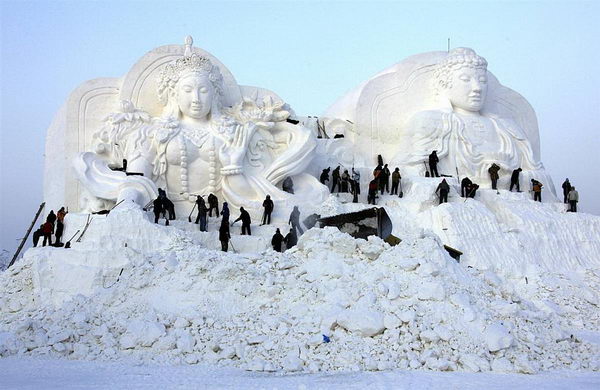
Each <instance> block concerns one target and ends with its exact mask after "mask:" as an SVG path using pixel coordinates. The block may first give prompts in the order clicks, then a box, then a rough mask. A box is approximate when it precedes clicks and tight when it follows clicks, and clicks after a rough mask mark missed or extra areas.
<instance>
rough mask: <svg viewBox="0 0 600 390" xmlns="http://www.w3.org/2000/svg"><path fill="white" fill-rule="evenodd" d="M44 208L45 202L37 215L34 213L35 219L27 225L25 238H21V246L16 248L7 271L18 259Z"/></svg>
mask: <svg viewBox="0 0 600 390" xmlns="http://www.w3.org/2000/svg"><path fill="white" fill-rule="evenodd" d="M45 206H46V202H42V204H41V205H40V208H39V209H38V211H37V213H35V217H33V221H31V225H29V229H27V233H25V237H23V239H22V240H21V244H20V245H19V247H18V248H17V251H16V252H15V255H14V256H13V258H12V260H11V261H10V263H9V264H8V267H6V268H7V269H8V268H10V267H11V266H12V265H13V264H14V263H15V261H17V257H19V253H21V249H23V245H25V242H26V241H27V238H28V237H29V233H31V229H33V225H35V221H37V219H38V218H39V217H40V214H41V213H42V210H43V209H44V207H45Z"/></svg>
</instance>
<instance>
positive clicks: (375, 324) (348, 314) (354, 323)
mask: <svg viewBox="0 0 600 390" xmlns="http://www.w3.org/2000/svg"><path fill="white" fill-rule="evenodd" d="M337 323H338V325H339V326H341V327H342V328H344V329H346V330H348V331H350V332H354V333H358V334H360V335H361V336H363V337H372V336H375V335H378V334H380V333H381V332H383V330H384V329H385V326H384V324H383V314H381V313H380V312H378V311H375V310H369V309H347V310H344V311H343V312H341V313H340V314H339V316H338V318H337Z"/></svg>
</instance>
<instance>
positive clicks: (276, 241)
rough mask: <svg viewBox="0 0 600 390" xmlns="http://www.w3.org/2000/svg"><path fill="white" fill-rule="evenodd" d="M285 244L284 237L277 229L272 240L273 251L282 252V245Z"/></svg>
mask: <svg viewBox="0 0 600 390" xmlns="http://www.w3.org/2000/svg"><path fill="white" fill-rule="evenodd" d="M282 242H283V235H282V234H281V232H280V231H279V229H277V230H276V231H275V234H273V238H272V239H271V245H272V246H273V250H274V251H277V252H281V243H282Z"/></svg>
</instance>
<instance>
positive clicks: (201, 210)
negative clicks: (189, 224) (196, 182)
mask: <svg viewBox="0 0 600 390" xmlns="http://www.w3.org/2000/svg"><path fill="white" fill-rule="evenodd" d="M196 205H197V206H198V216H197V217H196V223H198V222H199V223H200V231H201V232H207V231H208V229H207V226H206V225H207V224H206V222H207V218H206V214H207V213H208V208H207V207H206V203H204V199H202V197H201V196H200V195H198V196H197V197H196Z"/></svg>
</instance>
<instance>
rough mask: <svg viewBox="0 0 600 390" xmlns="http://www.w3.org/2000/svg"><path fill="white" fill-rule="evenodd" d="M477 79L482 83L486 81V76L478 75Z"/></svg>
mask: <svg viewBox="0 0 600 390" xmlns="http://www.w3.org/2000/svg"><path fill="white" fill-rule="evenodd" d="M479 81H480V82H482V83H487V77H480V78H479Z"/></svg>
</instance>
